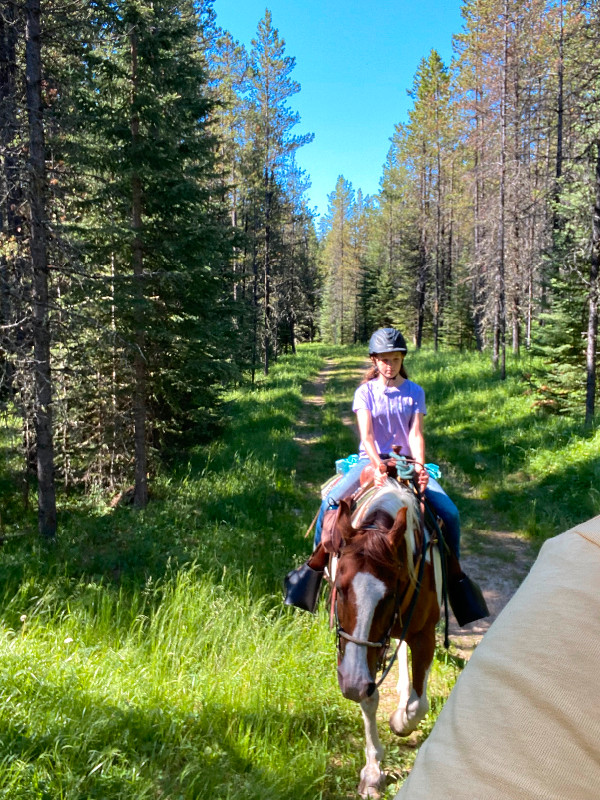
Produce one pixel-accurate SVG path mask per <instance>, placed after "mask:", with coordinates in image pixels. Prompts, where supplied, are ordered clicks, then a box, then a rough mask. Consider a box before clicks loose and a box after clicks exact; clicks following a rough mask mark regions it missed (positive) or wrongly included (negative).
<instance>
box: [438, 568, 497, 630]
mask: <svg viewBox="0 0 600 800" xmlns="http://www.w3.org/2000/svg"><path fill="white" fill-rule="evenodd" d="M448 600H449V601H450V605H451V606H452V611H453V612H454V616H455V617H456V621H457V622H458V627H459V628H463V627H464V626H465V625H468V624H469V622H475V620H478V619H483V618H484V617H489V615H490V612H489V609H488V607H487V603H486V602H485V597H484V596H483V593H482V591H481V589H480V588H479V586H478V585H477V584H476V583H475V581H472V580H471V578H469V576H468V575H465V574H464V572H463V574H462V575H461V577H460V578H459V579H458V580H452V581H450V582H449V584H448Z"/></svg>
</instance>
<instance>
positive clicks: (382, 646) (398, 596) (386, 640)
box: [334, 526, 426, 689]
mask: <svg viewBox="0 0 600 800" xmlns="http://www.w3.org/2000/svg"><path fill="white" fill-rule="evenodd" d="M370 527H372V528H376V527H377V526H370ZM378 529H379V530H381V529H380V528H378ZM363 530H367V528H365V529H363ZM425 551H426V546H425V542H423V544H422V549H421V554H420V557H419V571H418V575H417V580H416V584H415V587H414V590H413V593H412V597H411V599H410V605H409V607H408V612H407V614H406V619H405V620H404V624H403V625H402V632H401V634H400V638H399V640H398V644H397V645H396V648H395V650H394V652H393V654H392V656H391V658H390V660H389V661H388V663H387V665H386V664H385V661H386V658H387V653H388V650H389V646H390V641H391V638H392V631H393V629H394V626H395V624H396V622H397V621H401V616H400V608H401V606H402V602H403V601H404V599H405V597H406V593H407V592H408V587H407V588H406V589H405V590H404V592H401V591H400V582H399V581H397V582H396V588H395V590H394V611H393V613H392V617H391V621H390V624H389V625H388V627H387V630H386V632H385V634H384V635H383V636H382V637H381V639H380V640H379V641H378V642H371V641H369V640H368V639H357V638H356V637H355V636H352V635H351V634H349V633H347V632H346V631H345V630H344V629H343V628H342V626H341V625H340V620H339V617H338V611H337V592H336V595H335V599H334V607H335V633H336V641H337V650H338V654H340V655H341V652H342V642H341V640H342V639H344V640H345V641H347V642H351V643H352V644H356V645H358V646H359V647H377V648H378V649H379V650H380V653H379V656H378V658H377V666H376V672H379V670H382V673H381V677H380V678H379V680H378V681H376V682H375V688H376V689H378V688H379V687H380V686H381V684H382V683H383V681H384V680H385V679H386V678H387V676H388V673H389V671H390V670H391V668H392V666H393V664H394V662H395V661H396V658H397V657H398V652H399V651H400V647H401V645H402V643H403V642H404V641H405V640H406V634H407V632H408V628H409V626H410V623H411V620H412V617H413V614H414V612H415V608H416V605H417V600H418V599H419V593H420V591H421V586H422V584H423V574H424V571H425V561H426V557H425V555H426V554H425ZM340 554H341V551H340V553H338V557H339V556H340ZM334 588H335V586H334Z"/></svg>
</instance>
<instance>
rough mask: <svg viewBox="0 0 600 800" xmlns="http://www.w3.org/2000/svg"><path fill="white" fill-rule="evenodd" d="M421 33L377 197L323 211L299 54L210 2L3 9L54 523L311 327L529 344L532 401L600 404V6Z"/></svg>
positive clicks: (33, 416)
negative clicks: (423, 49) (447, 32)
mask: <svg viewBox="0 0 600 800" xmlns="http://www.w3.org/2000/svg"><path fill="white" fill-rule="evenodd" d="M462 17H463V26H462V30H461V32H459V33H457V34H456V36H455V39H454V53H455V55H454V57H453V59H452V62H451V63H450V64H444V63H443V61H442V59H441V58H440V56H439V54H438V53H437V52H436V51H435V50H432V51H431V52H430V53H428V54H424V55H423V58H422V60H421V62H420V64H419V65H418V68H417V71H416V73H415V76H414V80H413V84H412V86H411V87H410V96H411V99H412V107H411V110H410V113H409V115H408V119H407V121H404V122H399V123H398V124H397V125H396V127H395V130H393V131H390V148H389V152H388V156H387V160H386V163H385V165H384V166H383V172H382V175H381V184H380V185H381V190H380V192H379V194H378V195H377V196H364V195H363V193H362V191H361V190H360V188H357V189H356V190H355V189H354V188H353V186H352V184H351V182H350V181H349V180H348V179H346V178H345V177H344V176H342V175H340V177H339V179H338V181H337V183H336V185H335V187H332V192H331V195H330V196H329V208H328V212H327V214H326V215H325V216H324V217H323V218H322V219H320V220H319V221H318V222H317V219H316V218H315V214H314V212H313V211H312V210H311V209H310V207H309V205H308V201H307V197H306V192H307V188H308V186H309V185H310V176H309V175H307V174H305V173H304V172H303V171H302V170H301V169H300V168H299V166H298V164H297V162H296V153H297V151H298V149H299V148H301V147H303V146H305V145H307V144H309V143H310V141H311V140H312V136H313V135H312V133H310V132H305V131H303V130H302V123H301V120H300V118H299V114H298V113H297V112H295V111H294V110H293V101H294V96H295V95H296V94H297V93H298V92H299V91H300V86H299V84H298V83H297V81H295V79H294V66H295V59H294V57H293V55H290V54H288V53H287V52H286V45H285V41H284V38H283V35H282V33H280V32H279V31H278V29H277V28H276V27H275V23H274V21H273V19H272V16H271V13H270V12H269V10H266V12H265V15H264V17H263V18H262V19H261V20H259V21H258V23H257V27H256V34H255V37H254V38H253V39H252V43H251V46H250V47H249V48H246V47H244V46H243V45H242V44H240V43H239V42H237V41H235V40H234V39H233V37H232V36H231V35H230V34H229V33H228V32H227V31H226V30H224V29H222V28H221V27H220V26H219V21H218V18H217V16H216V14H215V11H214V9H213V5H212V0H199V1H196V2H194V1H193V0H189V2H187V0H184V2H171V3H157V2H153V1H151V0H98V1H97V2H92V3H88V2H82V0H73V1H72V2H69V3H58V2H56V0H47V1H45V2H41V0H20V1H17V0H4V1H3V2H2V3H0V203H1V205H0V393H1V394H0V399H1V403H2V408H3V412H4V415H5V418H6V419H7V420H9V421H10V424H11V425H12V426H13V427H14V428H16V429H17V430H18V431H19V442H20V443H19V448H20V452H21V463H22V475H23V487H24V488H23V491H24V493H25V495H26V501H27V502H28V501H29V497H28V496H29V493H30V492H31V493H32V495H35V497H36V498H37V504H38V523H39V531H40V533H41V534H42V536H46V537H52V536H54V534H55V531H56V525H57V523H56V502H57V501H56V497H57V493H58V494H59V495H63V494H64V495H68V494H69V493H70V492H74V491H75V492H84V493H90V492H96V491H106V490H109V491H112V492H114V491H116V490H118V489H120V488H122V487H124V486H127V485H128V484H131V486H132V489H131V492H132V499H133V502H134V504H135V505H136V506H137V507H139V508H143V507H145V505H146V504H147V502H148V497H149V491H150V490H151V483H152V476H153V475H154V474H156V471H157V469H159V467H160V465H161V464H164V463H168V462H169V459H171V458H173V457H174V456H175V455H176V454H178V453H181V452H182V451H183V450H185V448H186V447H187V446H189V445H190V444H193V443H196V442H200V441H206V440H208V439H210V438H211V437H214V436H215V435H217V434H218V432H219V431H220V430H221V429H222V425H223V421H224V418H225V413H224V408H223V403H222V397H223V392H224V391H226V390H228V389H231V388H232V387H235V386H241V385H246V384H247V385H248V386H252V385H256V383H257V381H258V379H259V378H260V377H261V376H264V375H267V374H268V373H269V370H270V368H271V366H272V365H273V363H274V362H276V361H277V359H278V358H279V357H280V356H281V355H282V354H284V353H291V354H295V353H296V348H297V344H298V343H300V342H310V341H322V342H325V343H331V344H353V343H358V342H364V341H366V339H367V338H368V335H369V333H370V332H371V331H372V330H373V329H374V328H375V327H378V326H382V325H397V326H398V327H400V328H401V329H402V330H403V331H405V333H406V334H407V335H408V336H409V337H410V339H411V340H412V344H413V346H414V347H416V348H417V349H418V348H420V347H421V346H422V345H424V344H427V345H431V346H432V347H433V348H434V350H438V349H440V348H442V349H445V350H448V351H449V350H451V349H458V350H462V351H466V350H470V349H476V350H479V351H484V352H486V353H487V354H488V355H489V358H490V359H491V363H492V364H493V367H494V369H495V370H496V372H497V374H498V375H499V376H500V378H501V379H504V378H505V377H506V357H507V350H508V351H510V352H512V353H513V354H515V355H517V356H518V355H519V354H520V353H521V352H522V351H527V352H528V353H531V354H534V355H537V356H539V359H538V361H537V362H536V363H537V365H538V366H537V368H535V369H532V371H531V373H530V374H529V375H528V386H529V391H530V392H531V394H532V404H533V407H534V408H535V409H536V410H537V411H538V412H539V413H550V414H553V413H554V414H562V415H564V414H567V415H572V416H575V417H577V418H581V419H582V420H583V421H584V422H585V424H586V425H587V426H589V427H590V426H593V424H594V414H595V400H596V396H597V381H596V367H597V346H596V336H597V326H598V319H597V318H598V259H599V254H600V96H599V93H600V88H599V87H600V76H599V75H598V74H596V64H598V69H599V70H600V61H599V59H598V37H599V35H600V25H599V20H600V7H599V6H598V4H597V3H569V2H565V0H560V2H559V1H558V0H557V2H553V1H552V2H546V1H545V2H541V0H466V2H464V3H463V7H462Z"/></svg>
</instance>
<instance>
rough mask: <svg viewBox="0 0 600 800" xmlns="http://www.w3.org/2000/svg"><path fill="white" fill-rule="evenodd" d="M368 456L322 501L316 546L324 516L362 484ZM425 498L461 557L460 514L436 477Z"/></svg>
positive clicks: (430, 481) (316, 529) (431, 481)
mask: <svg viewBox="0 0 600 800" xmlns="http://www.w3.org/2000/svg"><path fill="white" fill-rule="evenodd" d="M369 463H370V461H369V459H368V458H367V457H364V458H361V459H359V461H358V462H357V463H356V464H355V465H354V466H353V467H352V468H351V469H350V470H349V471H348V472H347V473H346V474H345V475H344V477H343V478H342V479H341V480H340V481H338V482H337V483H336V485H335V486H334V487H333V488H332V489H331V491H330V492H329V493H328V495H327V497H326V498H325V499H324V500H323V502H322V503H321V510H320V511H319V516H318V517H317V522H316V525H315V538H314V545H313V546H314V547H316V546H317V545H318V544H319V542H320V541H321V531H322V529H323V517H324V516H325V512H326V511H327V510H328V509H330V508H337V507H338V505H339V502H340V500H342V499H343V498H344V497H348V495H350V494H353V493H354V492H355V491H356V490H357V489H358V487H359V486H360V474H361V472H362V471H363V469H364V468H365V467H366V466H367V464H369ZM425 499H426V500H427V502H428V503H429V505H430V507H431V509H432V510H433V511H434V512H435V513H436V514H437V515H438V517H439V518H440V519H441V520H442V522H443V523H444V534H445V539H446V543H447V544H448V547H449V548H450V549H451V550H452V552H453V553H455V554H456V557H457V558H460V516H459V513H458V509H457V507H456V506H455V505H454V503H453V502H452V500H451V499H450V498H449V497H448V495H447V494H446V492H445V491H444V490H443V489H442V487H441V486H440V484H439V483H438V482H437V481H436V480H435V479H434V478H431V477H430V478H429V483H428V484H427V489H426V490H425Z"/></svg>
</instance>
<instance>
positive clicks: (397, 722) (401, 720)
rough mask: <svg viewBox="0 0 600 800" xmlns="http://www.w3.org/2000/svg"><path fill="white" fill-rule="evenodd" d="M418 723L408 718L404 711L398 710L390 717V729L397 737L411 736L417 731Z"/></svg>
mask: <svg viewBox="0 0 600 800" xmlns="http://www.w3.org/2000/svg"><path fill="white" fill-rule="evenodd" d="M417 726H418V722H417V723H413V722H412V721H410V720H409V719H408V717H407V716H406V711H404V709H400V708H398V709H396V711H394V713H393V714H392V716H391V717H390V728H391V729H392V733H395V734H396V736H410V734H411V733H412V732H413V731H414V730H416V729H417Z"/></svg>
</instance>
